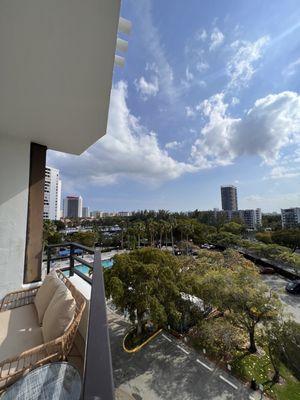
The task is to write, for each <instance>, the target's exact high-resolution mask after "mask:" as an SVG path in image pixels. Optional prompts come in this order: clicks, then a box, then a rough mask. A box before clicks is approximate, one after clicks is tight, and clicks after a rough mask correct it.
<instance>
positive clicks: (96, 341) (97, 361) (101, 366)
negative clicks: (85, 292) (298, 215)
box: [45, 242, 114, 400]
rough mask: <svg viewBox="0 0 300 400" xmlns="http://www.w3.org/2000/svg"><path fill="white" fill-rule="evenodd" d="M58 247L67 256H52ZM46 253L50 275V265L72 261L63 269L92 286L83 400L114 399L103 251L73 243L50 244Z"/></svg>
mask: <svg viewBox="0 0 300 400" xmlns="http://www.w3.org/2000/svg"><path fill="white" fill-rule="evenodd" d="M59 247H61V248H62V247H63V248H64V249H67V254H64V255H59V254H58V255H57V254H53V251H54V250H55V249H57V248H59ZM45 250H46V254H47V258H46V262H47V273H49V272H50V269H51V262H53V261H59V260H69V266H67V267H64V268H60V269H61V270H69V271H70V276H73V275H74V274H76V275H78V276H80V278H82V279H84V280H85V281H86V282H88V283H89V284H90V285H91V298H90V309H89V321H88V332H87V341H86V349H85V362H84V376H83V399H84V400H92V399H93V400H94V399H105V400H113V399H114V383H113V372H112V361H111V352H110V342H109V332H108V323H107V315H106V302H105V289H104V280H103V267H102V265H101V251H100V250H95V249H92V248H90V247H86V246H82V245H80V244H78V243H73V242H68V243H60V244H55V245H47V246H46V248H45ZM78 250H80V251H82V254H84V253H86V254H92V255H94V261H93V262H88V261H86V260H85V259H84V258H83V257H80V256H79V254H78ZM75 262H78V263H80V264H82V265H85V266H87V267H88V268H89V269H90V270H91V271H92V278H91V277H90V276H87V275H85V274H83V273H82V272H81V271H79V270H77V269H76V267H75Z"/></svg>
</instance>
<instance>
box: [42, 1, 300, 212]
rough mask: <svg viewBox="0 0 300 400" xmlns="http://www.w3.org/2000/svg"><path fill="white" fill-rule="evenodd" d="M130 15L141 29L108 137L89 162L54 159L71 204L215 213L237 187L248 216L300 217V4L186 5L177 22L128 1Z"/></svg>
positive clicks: (153, 4)
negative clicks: (78, 200) (78, 199)
mask: <svg viewBox="0 0 300 400" xmlns="http://www.w3.org/2000/svg"><path fill="white" fill-rule="evenodd" d="M122 15H123V16H125V17H126V18H128V19H130V20H131V21H132V24H133V29H132V34H131V37H130V41H129V49H128V53H127V54H126V66H125V68H124V69H117V68H115V70H114V77H113V82H114V84H113V89H112V93H111V102H110V114H109V119H108V128H107V134H106V136H104V138H102V139H101V140H99V141H98V142H96V143H95V144H94V145H93V146H91V147H90V148H89V149H88V150H87V151H86V152H85V153H84V154H82V155H81V156H79V157H78V156H71V155H64V154H62V153H57V152H53V151H49V152H48V164H49V165H51V166H53V167H55V168H58V169H60V171H61V175H62V177H63V180H64V195H66V194H67V193H74V192H77V193H80V194H81V196H82V197H83V198H84V199H85V202H86V204H88V205H89V207H90V209H91V210H92V209H97V208H100V209H104V210H108V211H109V210H121V209H125V210H136V209H170V210H174V211H175V210H176V211H180V210H183V211H185V210H192V209H196V208H198V209H202V210H205V209H213V208H214V207H219V208H221V204H220V199H219V193H218V190H219V187H220V186H221V185H224V184H232V185H235V186H238V188H239V208H241V209H248V208H253V209H255V208H261V209H262V211H264V212H272V211H277V212H280V209H281V208H288V207H297V206H298V207H299V205H300V146H299V143H300V93H299V91H300V58H299V46H300V24H299V20H300V8H299V4H298V2H297V1H295V0H286V1H284V2H282V1H280V0H274V1H272V2H271V5H270V4H269V3H268V6H266V3H265V2H261V1H260V0H253V1H251V2H237V1H232V0H228V1H226V2H220V1H217V0H212V1H210V2H206V3H203V2H199V1H197V0H190V2H189V7H187V6H186V4H185V3H183V2H182V1H180V0H174V1H173V2H172V13H170V6H169V2H162V1H159V0H140V1H138V2H136V1H134V0H128V1H126V2H124V3H123V4H122ZM174 26H176V29H175V31H174ZM170 32H172V35H170ZM74 140H76V138H74Z"/></svg>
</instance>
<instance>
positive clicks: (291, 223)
mask: <svg viewBox="0 0 300 400" xmlns="http://www.w3.org/2000/svg"><path fill="white" fill-rule="evenodd" d="M281 223H282V227H283V228H286V229H289V228H295V227H298V226H300V207H294V208H284V209H281Z"/></svg>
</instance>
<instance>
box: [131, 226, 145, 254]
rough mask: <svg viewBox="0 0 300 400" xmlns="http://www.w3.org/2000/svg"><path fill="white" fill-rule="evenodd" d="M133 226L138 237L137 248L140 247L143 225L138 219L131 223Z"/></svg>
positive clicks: (143, 230)
mask: <svg viewBox="0 0 300 400" xmlns="http://www.w3.org/2000/svg"><path fill="white" fill-rule="evenodd" d="M133 228H134V230H135V232H136V234H137V237H138V248H140V247H141V235H143V233H144V232H145V225H144V223H143V222H141V221H138V222H136V223H135V224H134V225H133Z"/></svg>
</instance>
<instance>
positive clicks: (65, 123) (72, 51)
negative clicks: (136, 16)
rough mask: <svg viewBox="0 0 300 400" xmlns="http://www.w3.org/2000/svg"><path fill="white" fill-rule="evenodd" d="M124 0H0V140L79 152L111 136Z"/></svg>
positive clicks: (74, 152)
mask: <svg viewBox="0 0 300 400" xmlns="http://www.w3.org/2000/svg"><path fill="white" fill-rule="evenodd" d="M119 11H120V0H1V1H0V135H1V134H3V135H12V136H15V137H19V138H23V139H28V140H30V141H32V142H35V143H39V144H42V145H45V146H47V147H48V148H50V149H53V150H58V151H63V152H67V153H73V154H80V153H82V152H83V151H84V150H85V149H87V148H88V147H89V146H90V145H91V144H93V143H94V142H95V141H97V140H98V139H99V138H100V137H102V136H103V135H104V134H105V133H106V125H107V115H108V108H109V98H110V91H111V84H112V73H113V66H114V57H115V50H116V39H117V30H118V21H119Z"/></svg>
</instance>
